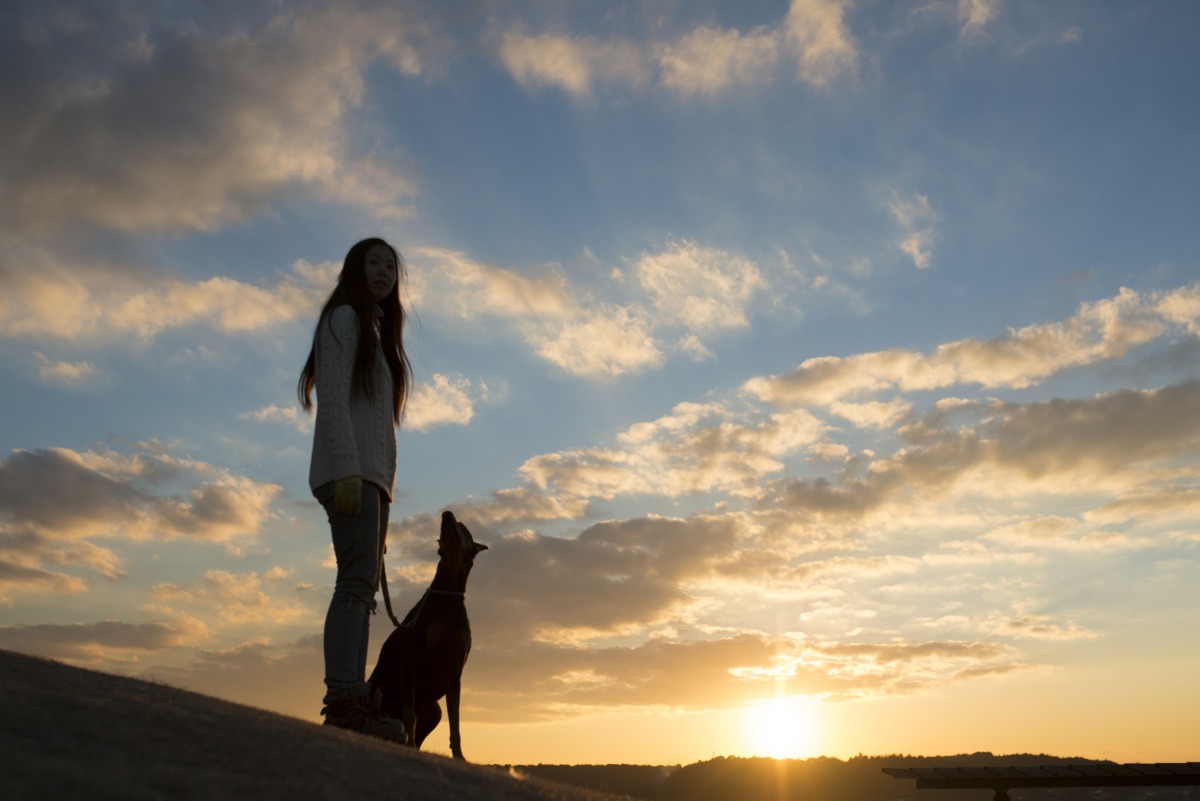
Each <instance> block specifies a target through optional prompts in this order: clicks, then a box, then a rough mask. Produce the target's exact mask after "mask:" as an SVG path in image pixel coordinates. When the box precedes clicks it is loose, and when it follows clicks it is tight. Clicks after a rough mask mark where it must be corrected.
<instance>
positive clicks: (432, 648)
mask: <svg viewBox="0 0 1200 801" xmlns="http://www.w3.org/2000/svg"><path fill="white" fill-rule="evenodd" d="M486 550H487V546H486V545H482V544H480V543H477V542H475V539H474V538H473V537H472V536H471V532H470V531H468V530H467V527H466V526H464V525H463V524H462V523H459V522H458V521H457V520H455V519H454V515H453V514H452V513H451V512H449V511H446V512H442V531H441V534H440V535H439V536H438V556H439V557H441V558H440V559H439V561H438V566H437V573H436V574H435V575H434V577H433V581H432V582H431V583H430V585H429V589H427V590H425V594H424V595H423V596H421V600H420V601H418V602H417V605H416V606H414V607H413V608H412V610H411V611H409V613H408V615H406V616H405V618H404V622H403V623H401V624H400V625H399V627H397V628H396V629H395V630H394V631H393V632H392V633H391V635H390V636H389V637H388V638H387V640H386V641H385V642H384V643H383V647H382V648H381V649H380V651H379V660H378V661H377V662H376V663H375V670H373V671H372V672H371V678H370V679H369V681H370V684H371V691H372V693H373V694H374V693H376V692H379V693H381V694H382V702H381V708H382V710H383V711H384V713H386V714H387V715H389V716H390V717H393V718H398V719H400V720H402V721H404V729H405V731H407V732H408V733H409V739H408V742H409V745H411V746H413V747H414V748H420V747H421V743H422V742H423V741H424V740H425V738H426V737H427V736H429V733H430V732H431V731H433V729H434V728H435V727H436V726H437V725H438V722H439V721H440V720H441V719H442V710H441V708H440V707H439V706H438V699H439V698H441V697H443V696H445V698H446V714H447V715H448V716H449V718H450V753H451V754H453V755H454V758H455V759H463V754H462V738H461V737H460V736H459V729H458V705H459V700H460V699H461V697H462V671H463V665H465V664H466V663H467V654H469V653H470V652H471V625H470V623H469V622H468V621H467V606H466V602H465V594H466V588H467V574H469V573H470V572H471V566H472V565H473V564H475V555H476V554H477V553H479V552H480V551H486Z"/></svg>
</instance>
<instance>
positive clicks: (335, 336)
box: [308, 306, 396, 501]
mask: <svg viewBox="0 0 1200 801" xmlns="http://www.w3.org/2000/svg"><path fill="white" fill-rule="evenodd" d="M357 348H358V315H357V314H355V313H354V309H353V308H351V307H350V306H336V307H334V309H333V310H332V311H330V313H329V316H328V317H327V318H326V319H325V320H322V321H321V323H320V325H319V326H318V330H317V337H316V349H315V362H316V376H315V380H316V390H317V424H316V430H315V432H314V433H313V450H312V462H311V464H310V465H309V470H308V484H309V487H311V488H312V489H313V490H314V491H315V490H316V489H317V487H319V486H321V485H322V484H326V483H328V482H330V481H335V480H337V479H339V478H346V477H347V476H362V477H363V480H364V481H370V482H372V483H374V484H377V485H378V486H379V487H380V488H381V489H382V490H383V491H384V493H385V494H386V495H387V497H388V500H389V501H390V500H391V499H392V488H393V486H394V484H395V481H396V426H395V423H394V422H393V418H392V373H391V370H390V369H388V365H387V362H386V361H385V360H384V357H383V348H382V346H380V344H379V340H378V337H376V341H375V370H374V375H373V376H372V378H373V379H374V380H373V391H372V393H371V396H370V397H369V398H367V397H363V395H362V393H360V392H357V391H353V375H354V354H355V352H356V350H357Z"/></svg>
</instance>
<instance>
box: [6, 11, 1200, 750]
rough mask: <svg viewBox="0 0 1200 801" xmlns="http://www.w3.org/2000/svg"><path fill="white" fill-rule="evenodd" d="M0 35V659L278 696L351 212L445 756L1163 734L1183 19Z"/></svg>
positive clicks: (277, 700)
mask: <svg viewBox="0 0 1200 801" xmlns="http://www.w3.org/2000/svg"><path fill="white" fill-rule="evenodd" d="M0 37H2V46H0V61H2V62H3V65H4V70H3V72H4V75H5V76H6V78H5V81H4V88H3V89H2V90H0V148H2V149H0V155H2V157H0V342H2V343H3V345H2V350H0V404H2V407H3V411H4V414H3V417H2V422H0V648H4V649H10V650H17V651H22V652H27V653H33V654H38V655H43V656H47V657H51V658H54V659H59V660H64V661H66V662H69V663H71V664H75V665H80V666H85V667H89V668H95V669H100V670H105V671H110V672H117V673H121V674H128V675H133V676H138V677H143V678H152V679H154V680H157V681H161V682H166V683H168V684H172V685H177V686H181V687H185V688H188V689H192V690H197V691H201V692H204V693H209V694H212V695H215V696H218V697H221V698H227V699H231V700H234V701H238V702H242V703H247V704H252V705H254V706H258V707H263V708H266V709H270V710H275V711H278V712H282V713H286V714H289V715H294V716H297V717H300V718H303V719H305V720H309V721H314V722H315V721H319V720H320V716H319V712H320V708H321V697H322V694H323V692H324V688H323V685H322V676H323V664H322V653H321V630H322V624H323V620H324V615H325V609H326V606H327V604H328V601H329V594H330V592H331V589H332V584H333V577H334V569H333V565H334V562H333V555H332V550H331V547H330V545H329V532H328V526H327V523H326V520H325V516H324V513H323V511H322V510H321V509H320V507H319V506H318V505H317V504H316V502H315V501H314V500H313V498H312V496H311V494H310V492H309V489H308V485H307V478H308V462H309V453H310V447H311V438H312V418H311V417H309V416H308V415H306V414H305V413H303V412H302V411H301V409H300V408H299V405H298V403H297V401H296V394H295V388H296V381H297V378H298V376H299V373H300V369H301V367H302V366H303V363H304V360H305V358H306V356H307V354H308V350H309V347H310V343H311V337H312V333H313V327H314V324H315V321H316V315H317V313H318V310H319V308H320V305H321V303H322V302H323V301H324V299H325V298H326V297H327V296H328V293H329V292H330V290H331V289H332V287H333V284H334V281H335V279H336V276H337V273H338V271H339V269H340V267H341V262H342V259H343V257H344V256H345V254H346V251H347V250H348V249H349V247H350V246H351V245H352V244H353V243H354V242H356V241H357V240H359V239H362V238H364V237H367V236H381V237H384V238H385V239H387V240H388V241H390V242H391V243H393V244H394V245H395V246H396V247H397V248H398V249H399V251H400V252H401V253H402V254H403V256H404V258H405V260H406V262H407V267H408V277H407V280H406V281H405V282H404V283H403V285H402V297H403V299H404V301H405V303H406V304H407V305H408V307H409V310H410V312H411V316H410V325H409V327H408V329H407V334H406V344H407V347H408V353H409V355H410V357H411V359H412V362H413V367H414V377H415V383H416V388H415V391H414V393H413V395H412V399H411V403H410V406H409V409H408V413H407V418H406V420H405V423H404V426H403V428H402V429H401V431H400V434H399V438H398V442H399V453H400V460H399V461H400V464H399V470H398V473H397V480H396V490H397V494H396V502H395V505H394V506H393V508H392V525H391V528H390V532H389V550H388V554H387V570H388V573H387V578H388V584H389V586H390V588H391V593H392V597H393V599H394V601H395V605H396V606H397V608H398V611H399V612H401V613H403V611H405V610H407V609H408V608H409V607H411V606H412V605H413V604H414V603H415V602H416V600H417V599H418V598H419V597H420V595H421V592H422V591H423V589H424V587H425V586H426V585H427V584H428V582H429V580H430V578H431V577H432V575H433V569H434V564H435V562H436V559H437V554H436V543H435V538H436V536H437V520H438V515H439V513H440V512H441V510H443V509H447V508H449V509H452V510H453V511H454V512H455V514H457V515H458V516H459V518H460V519H461V520H463V521H464V522H465V523H466V524H467V525H468V526H469V527H470V529H471V530H472V532H473V533H474V536H475V538H476V539H477V540H478V541H480V542H483V543H486V544H487V545H488V546H489V550H487V551H485V552H483V553H481V554H480V555H479V558H478V560H477V561H476V563H475V568H474V572H473V573H472V574H471V578H470V583H469V585H468V588H467V598H466V600H467V607H468V610H469V613H470V617H471V622H472V628H473V631H474V649H473V650H472V652H471V655H470V660H469V662H468V663H467V666H466V670H465V672H464V692H463V712H462V717H463V724H462V732H463V745H464V751H465V753H466V756H467V758H468V759H470V760H472V761H476V762H495V763H519V764H534V763H546V764H550V763H633V764H687V763H690V762H694V761H698V760H703V759H708V758H710V757H712V756H714V755H730V756H733V755H741V756H750V755H758V756H773V757H811V756H819V755H827V756H833V757H841V758H847V757H851V756H854V755H855V754H860V753H861V754H869V755H870V754H894V753H907V754H954V753H963V752H972V751H993V752H997V753H1012V752H1031V753H1046V754H1054V755H1059V756H1082V757H1093V758H1106V759H1115V760H1119V761H1179V760H1188V759H1192V760H1194V759H1196V758H1197V756H1198V755H1197V743H1200V714H1198V713H1200V683H1198V682H1197V681H1196V677H1197V676H1198V675H1200V638H1197V636H1196V632H1197V631H1200V581H1197V576H1198V575H1200V238H1198V237H1197V234H1196V230H1197V223H1196V218H1197V213H1198V212H1200V144H1198V142H1200V140H1198V138H1197V130H1200V120H1198V119H1197V118H1198V116H1200V103H1198V102H1197V100H1198V99H1200V48H1198V47H1197V42H1200V4H1195V3H1187V2H1166V1H1165V0H1164V1H1163V2H1153V1H1151V2H1138V3H1131V2H1125V0H1113V1H1112V2H1054V3H1046V2H1040V1H1036V0H1028V1H1026V0H930V1H929V2H913V3H886V2H867V1H866V0H860V1H859V2H848V1H847V2H842V1H841V0H793V2H790V3H789V2H783V1H779V2H753V0H751V1H749V2H741V1H739V2H709V1H708V0H697V2H686V3H679V2H667V1H666V0H662V1H661V2H660V1H659V0H646V1H643V0H638V2H632V1H631V2H576V1H575V0H569V1H568V0H538V1H537V2H525V3H443V2H434V1H433V0H429V1H428V2H382V0H380V1H379V2H372V1H371V0H361V2H343V1H342V0H333V1H332V2H296V3H290V2H289V3H279V2H257V1H254V0H251V1H249V2H236V3H229V2H224V3H213V2H199V1H198V0H197V1H196V2H187V0H182V1H181V2H174V3H167V4H160V3H140V2H133V3H120V4H112V3H105V2H79V3H67V2H45V0H16V1H15V2H8V3H6V4H5V13H4V15H3V18H2V20H0ZM318 402H319V398H318ZM390 628H391V623H390V622H389V621H388V619H387V618H386V616H384V615H383V614H379V615H378V616H376V617H375V618H373V619H372V646H371V648H372V650H371V653H372V661H373V660H374V654H375V653H376V652H377V649H378V646H379V644H380V643H381V642H382V640H383V637H384V636H386V635H387V633H388V632H389V630H390ZM447 736H448V732H447V730H446V727H445V725H444V724H443V726H442V727H440V728H439V729H438V730H437V731H435V732H434V733H433V735H432V736H431V738H430V740H429V743H428V746H429V748H430V749H431V750H433V751H436V752H439V753H447V752H448V743H447Z"/></svg>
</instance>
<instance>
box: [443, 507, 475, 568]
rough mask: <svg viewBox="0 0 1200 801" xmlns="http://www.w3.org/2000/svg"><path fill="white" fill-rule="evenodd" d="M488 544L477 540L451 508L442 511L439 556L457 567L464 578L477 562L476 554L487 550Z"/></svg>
mask: <svg viewBox="0 0 1200 801" xmlns="http://www.w3.org/2000/svg"><path fill="white" fill-rule="evenodd" d="M486 550H487V546H486V545H484V544H483V543H482V542H476V541H475V538H474V537H472V536H471V530H470V529H468V528H467V527H466V526H464V525H463V524H462V523H460V522H458V520H456V519H455V517H454V513H453V512H451V511H450V510H449V509H447V510H446V511H444V512H442V531H441V533H440V534H439V535H438V556H440V557H441V558H442V561H443V562H447V563H449V564H450V565H452V566H453V567H454V568H456V572H457V573H458V574H459V575H461V576H462V577H463V578H464V579H465V578H466V577H467V573H469V572H471V566H472V565H473V564H475V554H477V553H479V552H480V551H486Z"/></svg>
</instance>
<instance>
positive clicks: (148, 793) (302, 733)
mask: <svg viewBox="0 0 1200 801" xmlns="http://www.w3.org/2000/svg"><path fill="white" fill-rule="evenodd" d="M0 799H3V801H27V800H28V801H33V800H34V799H37V801H105V799H114V801H116V799H121V801H138V800H139V799H170V801H177V800H179V799H198V800H200V799H202V800H203V801H233V800H234V799H247V801H250V800H251V799H253V801H272V800H273V799H286V801H304V800H306V799H348V800H349V801H468V799H469V800H470V801H617V800H616V799H614V797H613V796H608V795H603V794H601V793H597V792H595V791H592V790H587V789H583V788H580V787H573V786H568V785H562V784H555V783H553V782H549V781H546V780H543V779H538V778H536V777H533V776H528V777H526V778H524V779H521V778H517V777H514V776H512V775H510V774H509V773H508V771H501V770H497V769H496V768H494V767H487V766H483V765H469V764H466V763H464V762H461V761H452V760H450V759H448V758H446V757H443V756H438V755H436V754H428V753H420V752H416V751H414V750H413V749H411V748H404V747H402V746H397V745H392V744H389V743H385V742H382V741H380V740H373V739H371V738H369V737H364V736H362V735H359V734H353V733H351V732H347V731H341V730H338V729H330V728H325V727H322V726H319V725H316V724H314V723H310V722H308V721H303V720H299V719H298V718H291V717H287V716H284V715H277V714H274V713H272V712H266V711H263V710H260V709H254V708H253V707H248V706H243V705H241V704H234V703H230V702H228V701H221V700H219V699H216V698H211V697H208V696H205V695H200V694H198V693H192V692H187V691H185V690H180V689H176V688H173V687H167V686H164V685H161V684H154V683H151V682H144V681H138V680H136V679H131V678H126V677H122V676H114V675H111V674H107V673H99V672H96V671H92V670H83V669H80V668H74V667H69V666H67V665H64V664H61V663H59V662H52V661H49V660H46V659H39V658H36V657H31V656H25V655H22V654H16V653H13V652H11V651H3V650H0Z"/></svg>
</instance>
